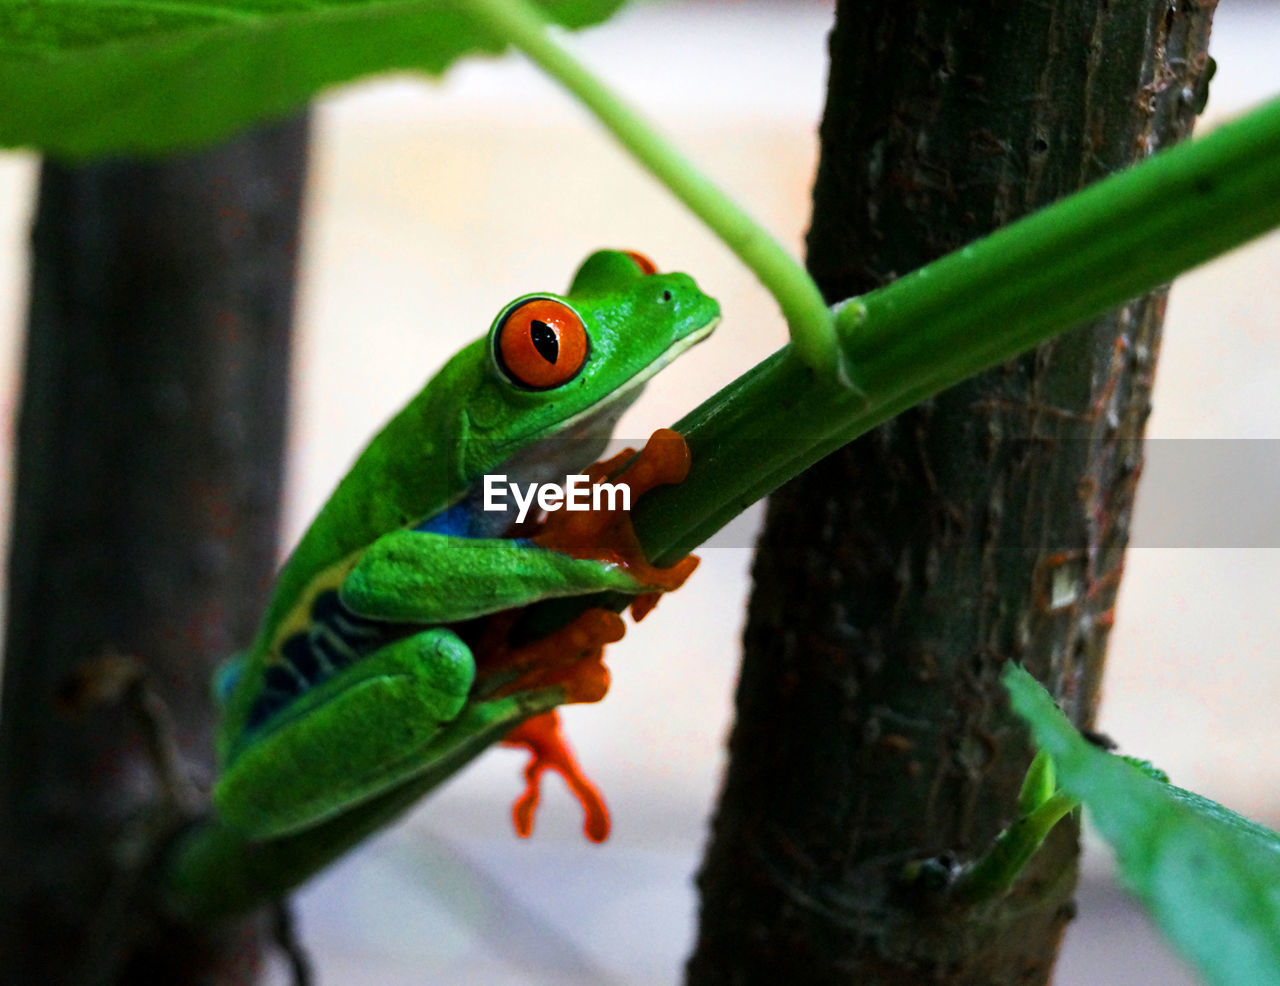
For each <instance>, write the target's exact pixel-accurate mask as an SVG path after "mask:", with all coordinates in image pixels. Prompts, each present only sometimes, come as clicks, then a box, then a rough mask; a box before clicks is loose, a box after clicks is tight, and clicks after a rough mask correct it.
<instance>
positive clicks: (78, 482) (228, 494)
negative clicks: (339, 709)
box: [0, 119, 306, 986]
mask: <svg viewBox="0 0 1280 986" xmlns="http://www.w3.org/2000/svg"><path fill="white" fill-rule="evenodd" d="M305 148H306V121H305V120H304V119H296V120H293V121H290V122H287V123H284V124H281V125H277V126H273V127H269V128H265V129H263V130H261V131H258V132H255V133H253V134H251V135H249V136H247V137H244V138H242V139H239V140H236V141H234V142H232V143H230V144H227V145H224V146H223V147H221V148H218V149H216V150H213V151H209V152H205V153H199V154H190V155H184V156H180V157H175V158H173V159H171V160H168V161H164V162H150V163H140V162H132V161H118V162H108V163H102V164H91V165H86V166H81V167H70V166H64V165H61V164H57V163H52V162H49V163H46V164H45V165H44V168H43V171H42V174H41V182H40V196H39V204H38V212H37V217H36V223H35V230H34V236H33V246H34V264H33V273H32V291H31V301H30V310H29V324H28V336H27V352H26V370H25V377H24V382H23V402H22V409H21V420H20V424H19V433H18V442H19V445H18V464H17V493H16V501H15V510H14V536H13V541H12V546H11V550H10V560H9V579H10V581H9V602H8V614H9V623H8V628H7V639H6V662H5V678H4V694H3V717H2V719H0V880H2V881H3V883H2V884H0V980H3V981H4V982H13V983H46V984H52V986H61V984H72V983H85V982H104V983H111V982H122V983H123V982H144V981H145V982H182V983H210V984H213V983H233V982H234V983H246V982H249V981H250V980H251V979H252V977H253V976H254V975H255V969H256V967H257V964H258V947H257V945H258V939H259V936H260V934H261V928H262V924H263V922H262V921H261V920H260V919H259V918H257V917H253V918H250V919H247V920H245V921H243V922H240V923H235V924H231V925H228V926H226V927H223V928H220V929H218V930H217V931H216V932H214V931H210V932H207V933H205V932H179V931H177V930H176V929H161V928H159V927H157V926H156V925H155V923H154V922H153V921H152V920H151V918H150V916H149V915H147V914H145V913H142V912H141V911H139V910H138V908H137V903H136V899H135V897H134V896H133V895H132V894H131V893H130V887H131V885H132V884H133V883H135V882H136V881H137V880H139V879H141V880H145V879H146V874H145V870H140V869H139V867H144V866H145V864H146V861H147V851H148V846H149V844H150V840H151V839H152V837H153V836H154V835H155V834H156V830H155V829H154V827H153V826H151V825H150V824H149V821H148V820H150V819H156V818H159V817H160V815H159V814H158V813H157V805H159V804H160V803H161V800H162V798H163V792H162V790H161V785H160V784H159V782H158V779H157V774H156V771H155V769H154V766H153V764H152V761H151V760H150V759H149V757H148V756H147V753H146V734H145V731H144V730H142V729H140V728H139V717H138V716H137V715H136V714H134V711H131V708H130V703H128V702H126V701H121V702H107V703H99V704H95V703H93V702H87V703H86V702H83V701H82V702H80V704H81V705H82V706H85V707H83V708H81V710H80V711H79V713H78V714H76V715H74V716H68V715H65V714H63V713H61V712H59V711H58V709H57V705H58V702H57V699H58V698H59V697H60V696H61V697H63V698H66V697H67V694H68V691H67V689H68V683H69V682H70V681H74V680H76V678H75V676H76V675H77V674H81V675H82V674H83V671H84V669H85V668H92V667H95V666H96V665H94V664H92V663H90V664H86V663H85V662H86V661H90V662H91V661H92V659H94V658H97V657H99V656H100V655H102V654H103V653H105V652H119V653H124V654H131V655H137V656H138V657H139V658H141V660H142V662H143V664H144V666H145V669H146V673H147V677H148V680H149V682H150V684H151V685H152V687H153V688H154V690H155V692H157V693H158V695H159V696H160V698H162V699H163V701H164V702H165V703H166V704H167V706H168V709H169V711H170V713H171V715H172V718H173V720H174V722H175V723H176V730H175V734H176V736H175V739H176V745H177V748H178V751H179V754H180V756H181V757H182V759H183V760H184V761H185V764H186V766H187V768H188V769H189V770H190V771H191V772H192V773H193V774H194V775H195V776H196V777H197V778H198V779H201V780H203V781H207V779H208V778H209V776H210V774H211V772H212V762H211V761H212V730H213V712H212V708H211V701H210V691H209V680H210V675H211V672H212V670H213V669H214V667H215V666H216V664H217V663H218V662H219V661H221V660H223V659H225V658H226V657H227V656H228V655H229V654H230V653H231V652H233V651H234V650H235V649H236V648H237V647H238V646H241V645H243V644H245V643H246V642H247V641H248V639H249V637H250V636H251V634H252V632H253V629H254V624H255V621H256V619H257V616H258V613H259V610H260V608H261V605H262V602H263V600H264V595H265V590H266V588H267V586H268V584H269V580H270V577H271V574H272V571H273V570H274V568H275V562H276V531H277V522H278V516H279V499H280V498H279V494H280V487H281V474H282V467H281V463H282V452H283V442H284V414H285V404H286V393H287V390H286V388H287V374H288V350H289V328H290V323H291V318H292V306H293V271H294V265H295V259H296V248H297V236H298V226H299V215H300V203H301V194H302V186H303V181H304V172H305ZM81 691H83V689H81Z"/></svg>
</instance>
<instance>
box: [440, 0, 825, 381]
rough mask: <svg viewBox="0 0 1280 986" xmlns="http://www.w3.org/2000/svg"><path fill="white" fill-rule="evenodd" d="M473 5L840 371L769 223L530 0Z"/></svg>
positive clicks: (821, 313)
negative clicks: (569, 43) (607, 79)
mask: <svg viewBox="0 0 1280 986" xmlns="http://www.w3.org/2000/svg"><path fill="white" fill-rule="evenodd" d="M464 6H465V7H466V8H467V10H468V12H469V13H471V14H472V15H473V16H474V17H476V18H477V20H479V21H480V22H482V23H484V24H485V25H487V26H488V27H489V28H490V29H491V30H492V31H493V33H494V35H495V36H496V37H498V38H500V39H502V40H504V41H510V42H511V44H513V45H515V47H517V48H519V49H520V50H521V51H522V52H524V54H525V55H527V56H528V57H529V59H530V60H531V61H533V62H534V63H535V64H536V65H538V67H539V68H541V69H542V70H543V71H545V72H546V73H547V74H548V75H550V76H551V77H552V78H553V79H555V80H556V81H557V82H559V83H560V84H561V85H563V86H564V87H565V88H566V89H568V90H569V92H570V93H572V94H573V95H574V96H575V97H577V99H578V100H579V101H580V102H581V103H582V104H583V106H585V107H586V108H587V109H588V110H590V111H591V112H592V113H594V114H595V116H596V118H597V119H598V120H599V121H600V122H601V123H602V124H604V126H605V127H606V128H607V129H608V130H609V132H610V133H612V134H613V135H614V137H616V138H617V139H618V142H619V143H621V144H622V146H623V147H625V148H626V149H627V150H628V151H630V152H631V154H632V155H633V156H634V157H635V158H636V160H638V161H639V162H640V163H641V164H643V165H644V166H645V167H646V168H648V169H649V171H650V172H652V173H653V175H654V176H655V177H656V178H657V179H658V180H659V181H660V182H662V183H663V184H664V185H666V186H667V188H668V189H670V190H671V192H672V193H673V194H674V195H675V196H676V197H677V198H678V199H680V201H681V202H683V203H684V204H685V205H686V206H688V207H689V209H690V210H691V211H692V212H693V213H694V214H695V215H697V216H698V218H699V219H701V220H702V221H703V222H704V223H706V224H707V226H709V227H710V228H711V229H712V230H713V231H714V232H715V233H716V235H717V236H719V237H720V239H721V240H723V241H724V243H725V244H726V245H727V246H728V247H729V249H731V250H732V251H733V252H734V253H735V254H737V256H738V258H739V259H740V260H741V261H742V262H743V263H744V264H746V265H747V266H748V267H749V268H751V270H752V271H753V272H754V273H755V275H756V277H758V278H759V279H760V282H761V283H762V284H763V285H764V286H765V287H766V288H768V289H769V292H770V293H771V294H772V295H773V296H774V298H775V299H776V300H777V302H778V305H779V306H780V307H781V309H782V314H783V317H784V318H785V319H786V321H787V327H788V330H789V331H790V334H791V340H792V344H793V345H794V346H795V349H796V353H797V355H798V356H799V357H800V359H801V360H802V361H803V362H804V363H805V365H806V366H809V367H811V368H813V369H814V370H815V371H816V372H817V374H818V376H820V377H822V378H824V379H828V380H830V379H834V378H835V374H837V373H838V372H840V366H839V351H838V347H837V344H836V338H835V330H834V328H833V325H832V318H831V312H830V310H829V309H828V308H827V305H826V302H825V301H824V300H823V298H822V294H821V293H820V292H819V291H818V287H817V285H816V284H814V282H813V278H811V277H810V276H809V273H808V272H807V271H806V270H805V269H804V267H803V266H802V265H801V264H800V262H799V261H798V260H796V259H795V258H794V257H792V256H791V255H790V254H789V253H788V252H787V251H786V250H785V249H784V248H783V247H782V245H781V244H779V243H778V241H777V240H775V239H774V238H773V237H772V236H771V235H770V234H769V232H768V231H767V230H765V229H764V228H763V227H762V226H761V225H760V224H759V223H757V222H756V221H755V220H754V219H752V218H751V217H750V216H749V215H747V213H746V212H745V211H744V210H743V209H742V207H741V206H739V205H738V204H737V203H736V202H734V201H733V200H732V199H731V198H730V197H729V196H728V195H726V194H725V193H724V192H723V191H722V190H721V189H720V188H718V187H717V186H716V185H715V184H714V183H712V182H711V180H710V179H708V178H707V176H706V175H704V174H703V173H702V172H701V171H699V170H698V169H697V168H696V167H695V166H694V165H693V164H692V163H691V162H690V161H689V160H688V159H686V158H685V157H684V156H683V155H681V154H680V153H679V152H678V151H677V150H676V149H675V148H674V147H672V146H671V144H670V143H668V142H667V141H666V140H665V139H664V138H663V137H662V136H661V135H660V134H659V133H658V132H657V131H656V130H655V129H654V128H653V127H652V126H651V125H650V124H649V123H648V122H646V121H645V120H644V119H643V118H642V117H641V116H640V115H639V114H638V113H636V112H635V111H634V110H633V109H631V107H629V106H628V105H627V104H626V102H624V101H623V99H622V98H621V97H620V96H618V94H617V93H615V92H613V91H611V90H610V89H609V88H608V87H607V86H606V85H605V84H604V83H603V82H601V81H600V79H599V78H597V77H596V76H595V75H594V74H592V73H591V71H590V70H588V69H587V68H586V67H585V66H584V65H582V64H581V63H580V62H578V61H577V60H576V59H575V58H574V57H573V56H572V55H570V54H569V53H568V52H567V51H565V49H563V48H561V47H560V46H559V45H558V44H557V43H556V42H555V41H554V40H553V39H552V38H551V36H550V35H549V34H548V32H547V23H546V21H545V20H544V18H543V17H542V15H541V13H540V12H539V11H538V9H537V8H536V7H535V6H533V5H532V4H530V3H528V2H526V0H467V2H466V3H465V4H464Z"/></svg>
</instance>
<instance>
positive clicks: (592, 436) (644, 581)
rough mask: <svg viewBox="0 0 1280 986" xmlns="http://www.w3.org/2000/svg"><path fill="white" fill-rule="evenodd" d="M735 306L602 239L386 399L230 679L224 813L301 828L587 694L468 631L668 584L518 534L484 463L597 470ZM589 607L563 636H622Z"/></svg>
mask: <svg viewBox="0 0 1280 986" xmlns="http://www.w3.org/2000/svg"><path fill="white" fill-rule="evenodd" d="M719 318H720V307H719V304H718V303H717V302H716V301H715V299H714V298H712V297H710V296H709V295H706V294H704V293H703V292H702V291H701V290H700V289H699V287H698V286H697V284H696V282H695V281H694V280H693V278H692V277H690V276H689V275H687V274H684V273H679V272H672V273H662V272H659V271H658V269H657V267H656V266H655V265H654V264H653V263H652V261H650V260H649V259H648V258H647V257H646V256H644V255H643V254H640V253H638V252H635V251H629V250H599V251H596V252H595V253H593V254H591V255H590V256H589V257H587V258H586V260H585V261H583V263H582V264H581V266H580V267H579V268H578V270H577V272H576V273H575V275H574V276H573V278H572V280H571V283H570V285H569V288H568V290H567V291H566V292H565V293H564V294H556V293H553V292H535V293H529V294H523V295H520V296H518V297H516V298H515V299H514V300H512V301H510V302H508V303H507V304H506V305H504V306H502V308H501V309H500V310H499V312H498V314H497V315H496V317H495V318H494V319H493V322H492V324H491V325H490V328H489V331H488V332H487V333H486V334H485V335H484V336H483V337H482V338H480V339H477V340H475V341H473V342H472V343H470V344H469V345H467V346H465V347H464V348H463V349H461V350H460V351H459V352H458V353H457V354H455V355H454V356H453V357H452V358H451V359H450V360H449V361H448V362H447V363H446V364H445V365H444V367H443V368H442V369H441V370H440V371H439V372H438V373H437V374H436V375H435V376H433V377H432V378H431V379H430V380H429V381H428V382H427V383H426V385H425V386H424V387H423V388H422V389H421V390H420V391H419V392H418V393H417V394H416V396H414V397H413V398H412V399H411V400H410V401H409V402H408V403H407V404H406V405H405V406H404V407H403V408H402V409H401V410H400V411H399V412H398V413H397V414H396V415H395V416H394V417H392V418H391V420H390V421H389V422H388V423H387V424H386V425H385V426H384V427H383V428H382V430H381V431H380V432H379V433H378V434H377V435H376V436H375V437H374V438H373V439H372V441H370V442H369V444H368V445H367V447H366V448H365V449H364V451H363V452H362V453H360V455H359V456H358V458H357V459H356V461H355V463H354V465H353V466H352V467H351V469H350V471H349V472H347V474H346V475H345V476H344V477H343V478H342V480H341V481H340V482H339V483H338V485H337V487H336V489H335V490H334V491H333V493H332V495H331V496H330V497H329V498H328V500H327V501H326V502H325V503H324V505H323V506H322V507H321V509H320V511H319V512H318V513H317V515H316V516H315V519H314V520H313V521H312V523H311V524H310V526H309V527H308V528H307V530H306V531H305V533H304V534H303V536H302V538H301V539H300V541H299V542H298V544H297V546H296V547H295V548H294V549H293V551H292V553H291V554H290V555H289V557H288V558H287V560H286V561H285V563H284V565H283V567H282V568H281V569H280V571H279V573H278V575H277V578H276V581H275V585H274V590H273V591H272V593H271V596H270V599H269V602H268V604H267V606H266V609H265V611H264V615H263V618H262V620H261V623H260V625H259V627H258V629H257V632H256V635H255V636H254V638H253V640H252V642H251V643H250V645H249V646H248V647H247V648H246V649H245V650H244V651H243V652H242V653H240V654H239V655H237V656H236V657H234V658H232V659H231V660H230V661H228V662H227V663H226V664H225V665H224V666H223V668H222V669H221V670H220V672H219V674H218V676H217V680H216V682H215V693H216V695H217V697H218V700H219V705H220V717H219V726H218V732H217V756H218V764H219V767H218V776H217V780H216V782H215V784H214V787H213V792H212V800H213V804H214V807H215V810H216V811H217V813H218V815H219V817H220V818H221V820H222V821H223V823H224V824H226V825H228V826H230V827H231V828H232V829H234V830H236V831H237V832H239V833H240V834H242V835H243V836H244V837H246V838H249V839H254V840H266V839H275V838H280V837H284V836H292V835H295V834H297V833H299V832H303V831H306V830H307V829H310V828H312V827H314V826H318V825H320V824H323V823H328V822H330V821H332V820H334V819H335V818H339V817H341V816H342V815H343V814H344V813H348V812H353V811H354V810H355V809H357V808H358V807H359V806H361V805H365V804H367V803H369V802H371V801H372V800H373V799H375V798H383V797H385V796H387V795H388V794H393V793H394V792H396V791H397V790H400V789H407V787H408V786H409V785H413V784H415V783H417V784H420V783H421V779H422V778H423V777H424V776H426V775H429V774H435V775H440V776H446V775H448V774H449V773H451V772H452V771H453V770H455V769H457V768H458V767H459V766H461V765H462V764H464V763H466V762H467V761H469V760H470V759H471V758H472V757H474V756H476V755H478V754H479V753H480V752H482V751H483V750H484V749H486V748H488V747H489V746H491V745H493V744H494V743H497V742H500V741H502V740H503V738H504V737H508V736H516V737H517V741H519V740H518V738H519V736H520V727H521V726H522V724H525V723H527V722H534V723H537V722H540V721H544V720H545V717H546V715H547V714H548V713H550V712H552V711H553V710H554V709H555V707H556V706H557V705H559V704H561V703H563V702H565V701H569V700H575V699H574V697H573V696H572V695H570V694H567V692H566V686H565V683H564V681H561V680H557V679H556V677H555V676H551V677H547V676H546V675H543V676H542V677H541V678H538V677H536V676H534V677H532V678H528V684H527V686H524V687H522V679H521V672H520V671H519V670H518V666H519V662H518V661H516V662H510V661H509V662H508V663H507V667H508V670H507V671H506V672H505V673H503V672H502V671H501V670H498V671H496V672H493V673H488V674H479V675H478V674H477V661H476V653H475V652H474V648H475V647H476V646H477V641H476V634H475V633H474V632H473V628H474V627H476V626H477V625H483V624H484V623H485V621H486V620H493V619H495V618H496V617H497V615H498V614H504V613H518V612H521V611H525V610H527V609H528V608H529V607H531V606H532V605H534V604H537V603H541V602H543V601H545V600H554V599H564V598H569V597H576V596H581V597H588V598H600V595H601V594H615V595H620V596H621V597H623V598H635V599H651V598H652V597H653V596H654V594H655V593H660V592H661V591H663V590H664V589H666V588H669V587H670V583H664V581H663V579H662V578H661V576H660V574H657V575H655V574H653V573H654V572H655V571H656V572H658V573H660V572H661V570H654V569H652V568H651V567H646V566H639V567H631V566H628V565H626V564H624V563H621V562H619V561H618V559H616V558H615V557H613V556H612V555H606V556H604V557H600V558H597V557H579V556H576V554H570V553H566V551H564V550H557V548H556V547H554V546H549V545H547V544H541V543H539V541H538V539H537V538H534V537H527V536H518V534H519V532H518V531H516V530H515V527H516V525H515V516H514V511H515V510H516V507H515V505H514V503H512V504H507V505H506V506H505V507H503V508H501V509H485V507H486V506H492V505H491V504H486V502H485V499H484V496H483V489H484V485H485V484H484V478H485V477H486V476H494V475H502V476H504V477H506V479H507V480H508V481H515V482H519V483H522V484H529V483H552V482H557V481H561V480H563V479H564V478H565V477H566V476H570V475H573V474H575V473H578V472H580V471H581V470H582V469H583V468H584V467H585V466H586V465H587V464H589V463H591V462H593V461H594V460H596V459H597V458H598V457H599V456H600V454H601V452H602V451H603V449H604V448H605V446H606V444H607V443H608V441H609V439H610V437H611V435H612V431H613V428H614V425H615V424H616V422H617V420H618V418H619V416H620V415H621V414H622V412H623V411H624V410H626V409H627V408H628V407H629V406H630V405H631V404H632V403H633V402H634V401H635V400H636V398H637V397H638V396H639V394H640V392H641V390H642V388H643V387H644V385H645V383H646V382H647V381H648V380H649V379H651V378H652V377H653V375H654V374H655V373H657V372H658V371H659V370H661V369H662V368H663V367H665V366H667V365H668V364H670V363H671V361H672V360H674V359H675V358H676V357H678V356H679V355H680V354H682V353H684V352H685V351H687V350H688V349H689V348H690V347H692V346H693V345H695V344H696V343H698V342H700V341H702V340H703V339H705V338H706V337H707V336H708V335H709V334H710V333H711V332H712V330H713V329H714V328H715V326H716V324H717V323H718V321H719ZM594 625H597V626H600V627H603V629H602V630H601V632H600V633H599V634H597V636H595V637H590V635H588V637H589V639H585V640H584V639H583V637H582V634H581V633H579V634H578V635H577V636H576V637H572V638H571V637H570V636H565V635H564V634H562V637H564V639H566V640H568V639H572V640H574V641H575V642H576V645H579V646H581V648H582V649H583V652H584V653H587V652H592V651H594V650H598V648H599V646H600V645H601V643H602V642H607V640H609V639H616V637H617V635H618V633H617V631H616V629H615V628H614V627H613V626H612V624H611V623H610V622H609V621H608V620H604V619H601V618H599V617H597V618H595V619H594ZM568 629H569V630H572V629H573V627H572V626H571V627H569V628H568ZM481 636H483V635H481ZM558 639H559V638H556V637H555V636H554V635H553V636H552V638H550V643H551V644H552V646H556V645H558ZM547 643H548V642H547V641H543V642H542V646H543V649H546V645H547ZM511 668H516V670H511ZM540 733H541V734H544V735H545V734H546V730H541V731H540ZM526 742H527V739H526ZM529 745H530V747H531V749H532V748H533V744H532V743H530V744H529Z"/></svg>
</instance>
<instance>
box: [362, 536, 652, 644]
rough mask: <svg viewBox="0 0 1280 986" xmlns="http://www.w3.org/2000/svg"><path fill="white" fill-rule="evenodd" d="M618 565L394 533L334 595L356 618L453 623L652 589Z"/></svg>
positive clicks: (513, 544)
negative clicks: (549, 602)
mask: <svg viewBox="0 0 1280 986" xmlns="http://www.w3.org/2000/svg"><path fill="white" fill-rule="evenodd" d="M650 588H651V586H648V585H646V584H644V583H642V582H641V581H639V580H638V579H636V578H635V576H633V575H632V574H630V573H629V572H628V571H627V570H626V569H625V568H624V567H623V566H621V565H617V564H611V563H609V562H604V561H599V560H596V559H593V558H573V557H571V556H569V555H568V554H564V553H562V552H559V551H554V550H551V549H548V548H544V547H541V546H539V545H537V544H534V543H532V542H530V541H519V540H510V539H497V538H458V537H450V536H447V535H443V534H434V533H430V532H426V531H414V530H398V531H393V532H391V533H390V534H385V535H383V536H382V537H380V538H378V540H377V541H375V542H374V543H373V544H372V545H370V547H369V548H368V550H366V551H365V553H364V554H363V555H362V556H361V558H360V561H359V562H358V563H357V565H356V566H355V568H354V569H353V570H352V571H351V572H350V573H349V574H348V575H347V577H346V579H345V580H344V581H343V583H342V587H341V589H340V590H339V597H340V598H341V600H342V603H343V605H344V606H346V607H347V608H348V609H349V610H351V611H352V612H353V613H356V614H358V615H359V616H363V617H367V618H370V619H375V620H387V621H390V622H396V623H452V622H457V621H459V620H469V619H473V618H474V617H477V616H486V615H488V614H490V613H496V612H499V611H500V610H504V609H516V608H518V607H520V606H525V605H528V604H529V603H532V602H537V601H538V600H541V599H550V598H554V597H558V596H577V595H584V594H588V593H594V592H605V591H610V590H612V591H617V592H626V593H642V592H645V591H647V590H648V589H650Z"/></svg>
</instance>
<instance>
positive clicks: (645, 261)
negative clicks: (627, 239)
mask: <svg viewBox="0 0 1280 986" xmlns="http://www.w3.org/2000/svg"><path fill="white" fill-rule="evenodd" d="M622 252H623V253H625V254H626V255H627V256H628V257H630V258H631V259H632V260H634V261H635V262H636V266H637V267H639V268H640V273H641V274H656V273H658V265H657V264H655V263H654V262H653V261H652V260H650V259H649V258H648V257H646V256H645V255H644V254H643V253H636V252H635V251H634V250H624V251H622Z"/></svg>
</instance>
